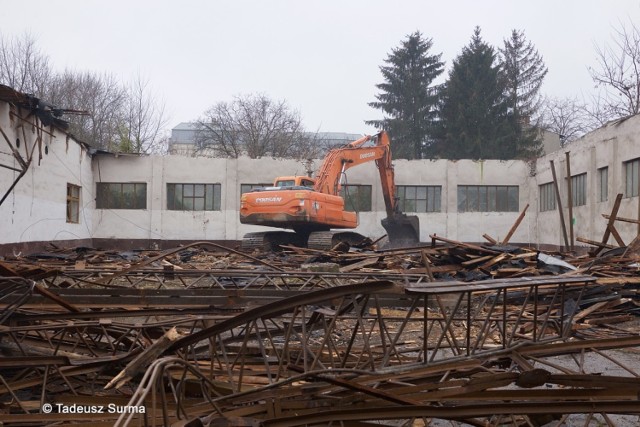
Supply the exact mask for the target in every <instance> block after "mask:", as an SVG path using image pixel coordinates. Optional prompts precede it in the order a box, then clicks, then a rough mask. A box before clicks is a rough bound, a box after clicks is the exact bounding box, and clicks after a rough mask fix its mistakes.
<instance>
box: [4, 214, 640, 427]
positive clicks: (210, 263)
mask: <svg viewBox="0 0 640 427" xmlns="http://www.w3.org/2000/svg"><path fill="white" fill-rule="evenodd" d="M520 219H521V218H520ZM614 221H615V215H614V218H613V220H611V219H610V220H609V223H610V224H611V226H609V225H608V226H607V230H606V233H605V236H604V237H603V240H602V241H601V242H590V244H592V246H593V247H594V249H593V250H592V251H591V252H590V253H584V254H582V255H578V254H577V253H576V252H573V251H566V252H555V253H554V252H543V251H540V250H537V249H532V248H527V247H521V246H513V245H510V244H509V237H510V236H511V235H512V234H513V230H514V229H515V227H517V223H516V224H515V225H514V228H512V230H511V231H510V233H508V234H507V236H508V237H507V238H505V239H503V240H502V241H500V242H498V241H496V240H495V239H492V238H491V237H490V236H485V238H486V239H487V243H486V244H469V243H464V242H458V241H453V240H449V239H446V238H443V237H440V236H436V235H432V236H431V239H432V241H431V244H430V245H426V246H422V247H414V248H405V249H396V250H389V251H383V250H376V249H375V247H365V248H357V249H356V248H351V247H348V246H344V245H339V246H338V247H335V248H334V250H332V251H315V250H311V249H305V248H297V247H293V246H288V247H284V248H282V249H283V250H282V251H279V252H269V253H244V252H241V251H239V250H235V249H231V248H227V247H224V246H220V245H218V244H214V243H211V242H198V243H194V244H191V245H186V246H181V247H178V248H174V249H170V250H166V251H149V250H141V251H129V252H117V251H106V250H97V249H93V248H84V247H78V248H70V249H69V248H66V249H65V248H56V247H54V246H53V245H52V247H51V249H50V250H49V251H48V252H46V253H39V254H30V255H24V256H16V257H7V258H5V259H3V260H0V285H1V288H0V292H1V294H0V304H1V305H0V320H1V322H0V351H2V355H3V357H1V358H0V422H1V423H2V425H4V426H25V425H30V426H31V425H57V426H63V425H77V424H88V423H91V425H93V426H112V425H116V426H125V425H145V426H223V425H224V426H246V425H252V426H253V425H256V426H257V425H264V426H293V425H330V424H335V423H347V424H349V425H361V426H366V425H380V424H383V425H408V426H422V425H425V426H427V425H444V424H443V423H445V422H446V425H472V426H487V425H490V426H501V425H514V426H543V425H585V426H586V425H592V423H598V424H597V425H621V426H624V425H637V423H638V417H639V415H640V403H638V396H639V393H640V372H639V371H638V370H637V369H635V368H637V366H639V365H638V363H637V361H638V360H639V359H640V353H639V351H638V350H639V349H640V335H639V334H638V327H637V326H638V324H639V322H638V319H640V318H638V317H637V315H638V310H640V306H639V305H638V292H639V289H640V288H639V286H638V285H639V284H640V275H639V274H638V271H639V270H640V263H639V262H640V239H639V238H636V239H635V240H634V241H633V242H631V243H630V244H629V245H624V246H615V247H612V245H609V243H608V239H609V236H610V235H611V234H612V233H611V230H615V227H613V224H614ZM518 223H519V222H518ZM613 234H615V233H613ZM70 414H72V416H71V415H70ZM593 425H595V424H593Z"/></svg>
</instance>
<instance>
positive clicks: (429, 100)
mask: <svg viewBox="0 0 640 427" xmlns="http://www.w3.org/2000/svg"><path fill="white" fill-rule="evenodd" d="M432 47H433V43H432V41H431V39H425V38H423V36H422V34H421V33H420V32H419V31H416V32H415V33H413V34H410V35H409V36H408V37H407V39H406V40H404V41H403V42H402V44H401V45H400V47H398V48H395V49H393V50H392V52H391V53H390V54H389V56H388V57H387V59H385V60H384V62H385V64H386V65H383V66H381V67H380V71H381V72H382V76H383V78H384V83H380V84H378V85H376V87H377V88H378V89H379V90H380V93H379V94H377V95H376V99H377V101H376V102H371V103H369V105H370V106H371V107H373V108H376V109H380V110H382V111H383V112H384V118H383V119H382V120H370V121H367V122H366V123H367V124H369V125H373V126H376V127H378V128H382V129H385V130H386V131H388V132H389V134H390V136H391V140H392V143H393V156H394V158H404V159H420V158H423V157H425V156H427V155H429V146H430V144H431V142H432V141H433V137H432V136H433V124H434V120H435V118H436V114H437V111H436V104H437V95H436V92H437V87H434V86H432V85H433V81H434V80H435V79H436V78H437V77H438V76H439V75H440V74H442V72H443V68H444V63H442V62H441V61H440V58H441V56H442V54H441V53H440V54H437V55H432V54H430V53H429V52H430V50H431V48H432Z"/></svg>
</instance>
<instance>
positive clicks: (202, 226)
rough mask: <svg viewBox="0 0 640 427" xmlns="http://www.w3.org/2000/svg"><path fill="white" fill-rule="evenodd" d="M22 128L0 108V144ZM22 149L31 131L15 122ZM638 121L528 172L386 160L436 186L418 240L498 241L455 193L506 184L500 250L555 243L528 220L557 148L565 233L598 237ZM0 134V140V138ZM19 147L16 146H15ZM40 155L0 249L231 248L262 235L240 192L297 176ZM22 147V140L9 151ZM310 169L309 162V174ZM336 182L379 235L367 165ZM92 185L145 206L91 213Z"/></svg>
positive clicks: (8, 178) (623, 211)
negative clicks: (580, 192) (172, 195)
mask: <svg viewBox="0 0 640 427" xmlns="http://www.w3.org/2000/svg"><path fill="white" fill-rule="evenodd" d="M23 124H24V123H22V122H21V121H19V120H17V119H13V120H12V119H11V118H10V115H9V105H8V104H6V103H0V126H1V127H2V129H3V130H4V131H5V133H7V135H8V137H9V138H10V140H11V141H15V139H16V138H18V137H19V135H22V127H21V126H22V125H23ZM25 131H26V135H27V143H28V144H27V145H29V146H31V145H32V144H33V141H34V140H35V137H36V135H35V134H34V133H32V132H31V126H30V125H25ZM638 135H640V116H636V117H633V118H631V119H628V120H625V121H621V122H619V123H613V124H610V125H608V126H605V127H603V128H601V129H599V130H596V131H594V132H592V133H590V134H588V135H586V136H585V137H583V138H582V139H579V140H577V141H575V142H573V143H571V144H568V145H567V146H566V147H565V148H563V149H562V150H560V151H557V152H555V153H551V154H548V155H546V156H544V157H542V158H540V159H537V161H536V162H535V164H534V165H530V164H529V163H527V162H523V161H515V160H514V161H497V160H486V161H471V160H460V161H455V162H454V161H448V160H416V161H407V160H395V161H394V165H395V172H396V184H397V185H439V186H441V187H442V200H441V208H442V211H441V212H436V213H421V214H418V216H419V218H420V223H421V239H422V240H423V241H428V240H429V235H431V234H434V233H435V234H437V235H439V236H443V237H447V238H451V239H456V240H462V241H475V242H478V241H483V238H482V235H483V234H484V233H487V234H489V235H490V236H492V237H494V238H496V239H498V240H502V239H504V237H505V236H506V234H507V232H508V231H509V229H510V228H511V226H512V225H513V223H514V222H515V221H516V219H517V217H518V215H519V212H467V213H458V212H457V187H458V185H517V186H519V197H520V200H519V210H520V211H521V210H523V209H524V208H525V206H526V205H527V204H529V205H530V206H529V209H528V211H527V215H526V216H525V219H524V221H523V222H522V224H520V226H519V228H518V229H517V232H516V233H515V235H514V236H513V237H512V238H511V242H532V243H535V242H538V243H548V244H555V245H563V244H564V241H563V237H562V231H561V227H560V222H559V217H558V211H557V210H554V211H550V212H539V208H540V206H539V205H540V202H539V190H538V187H539V185H541V184H545V183H548V182H551V181H552V176H551V169H550V165H549V161H550V160H554V162H555V166H556V173H557V176H558V177H559V180H560V181H564V178H565V177H566V164H565V163H566V161H565V152H566V151H569V152H570V156H571V173H572V175H577V174H580V173H587V192H588V195H587V204H586V205H585V206H579V207H575V208H574V209H573V217H574V236H575V237H578V236H580V237H585V238H587V239H590V240H600V239H601V237H602V234H603V233H604V230H605V227H606V220H605V219H604V218H602V216H601V214H603V213H609V212H610V211H611V208H612V206H613V202H614V200H615V197H616V194H617V193H624V183H625V180H624V178H625V177H624V167H623V162H625V161H628V160H631V159H635V158H638V157H640V137H639V136H638ZM0 138H1V137H0ZM21 139H23V138H21ZM45 145H46V146H48V147H49V153H48V154H44V150H43V155H42V156H43V157H42V160H41V162H40V164H38V155H37V152H36V154H35V156H34V162H33V164H32V165H31V167H30V168H29V171H28V173H27V175H26V176H25V177H23V179H22V180H21V181H20V183H19V184H18V185H17V187H16V188H15V190H14V191H13V192H12V193H11V194H10V196H9V197H8V199H7V200H6V201H5V203H4V204H3V205H1V206H0V244H5V243H22V242H46V241H56V240H79V239H91V238H96V239H125V240H169V241H170V240H201V239H202V240H239V239H241V238H242V236H243V235H244V234H245V233H247V232H250V231H256V230H264V228H262V227H257V226H247V225H242V224H240V222H239V215H238V211H239V207H240V185H241V184H255V183H266V182H272V181H273V178H274V177H276V176H281V175H305V174H306V169H307V166H306V165H305V164H304V162H302V161H296V160H279V159H271V158H264V159H257V160H251V159H247V158H240V159H216V158H204V157H187V156H166V157H149V156H130V155H120V156H114V155H106V154H98V155H95V156H94V157H93V158H90V156H89V155H88V153H87V151H86V149H85V148H84V146H83V145H81V144H78V143H76V142H75V141H73V140H69V141H67V138H66V135H65V134H64V133H62V132H59V131H55V132H54V137H50V136H47V135H45V137H44V143H43V148H44V146H45ZM0 147H2V148H0V164H3V165H8V166H11V165H13V166H17V165H16V162H15V160H13V157H12V156H11V155H10V152H9V148H8V145H6V142H5V141H3V140H1V139H0ZM24 147H25V144H24V141H23V142H22V146H21V150H24ZM320 163H321V161H320V160H316V161H315V162H314V164H313V169H314V170H317V169H318V167H319V166H320ZM603 166H608V168H609V176H608V182H609V195H608V200H607V201H606V202H602V203H601V202H599V201H598V186H597V178H598V176H597V169H598V168H601V167H603ZM16 175H17V172H14V171H11V170H9V169H6V168H0V190H2V193H4V191H6V190H7V189H8V188H9V186H10V185H11V183H12V182H13V179H14V177H15V176H16ZM347 176H348V181H347V183H348V184H365V185H371V186H372V189H373V192H372V204H373V211H372V212H362V213H360V214H359V220H360V225H359V227H358V228H357V231H358V232H360V233H362V234H365V235H368V236H370V237H372V238H377V237H379V236H381V235H383V234H384V229H383V228H382V226H381V225H380V221H381V220H382V219H383V218H384V216H385V215H386V214H385V208H384V202H383V197H382V191H381V187H380V179H379V175H378V170H377V169H376V167H375V164H374V163H373V162H372V163H369V164H365V165H361V166H358V167H355V168H353V169H350V170H349V171H348V172H347ZM98 182H146V183H147V186H148V187H147V208H146V209H141V210H124V209H118V210H113V209H95V191H96V183H98ZM67 183H72V184H75V185H79V186H81V187H82V195H81V210H80V223H79V224H69V223H67V222H66V185H67ZM167 183H215V184H220V185H221V192H222V198H221V210H220V211H213V212H211V211H207V212H189V211H169V210H167V209H166V206H167V200H166V185H167ZM561 192H562V194H561V198H562V203H563V206H564V212H565V218H566V220H567V225H568V221H569V215H568V205H567V200H566V192H567V189H566V186H565V185H564V184H563V185H561ZM638 210H639V202H638V197H632V198H625V199H623V201H622V204H621V207H620V211H619V216H622V217H628V218H638V216H639V215H638ZM616 228H617V229H618V231H619V232H620V234H621V235H622V237H623V239H624V240H625V242H629V241H630V240H631V239H632V238H633V237H635V236H636V234H637V225H635V224H627V223H622V222H617V223H616Z"/></svg>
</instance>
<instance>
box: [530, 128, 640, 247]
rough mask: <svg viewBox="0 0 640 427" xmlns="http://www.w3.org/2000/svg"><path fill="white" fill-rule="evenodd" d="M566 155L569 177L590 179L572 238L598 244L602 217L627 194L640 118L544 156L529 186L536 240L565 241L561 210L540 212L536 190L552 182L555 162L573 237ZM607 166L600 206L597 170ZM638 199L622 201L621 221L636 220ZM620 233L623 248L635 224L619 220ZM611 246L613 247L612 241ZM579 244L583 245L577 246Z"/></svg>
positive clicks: (638, 152) (639, 153)
mask: <svg viewBox="0 0 640 427" xmlns="http://www.w3.org/2000/svg"><path fill="white" fill-rule="evenodd" d="M566 152H569V156H570V168H571V175H572V176H575V175H578V174H581V173H586V174H587V200H586V204H585V205H584V206H577V207H574V208H573V222H574V233H573V234H574V238H577V237H583V238H586V239H589V240H597V241H600V240H601V239H602V236H603V234H604V232H605V229H606V225H607V220H606V219H604V218H603V217H602V214H609V213H611V210H612V208H613V205H614V202H615V199H616V195H617V194H618V193H622V194H624V187H625V170H624V164H623V163H624V162H625V161H628V160H632V159H635V158H638V157H640V116H635V117H631V118H629V119H627V120H623V121H620V122H612V123H610V124H608V125H606V126H604V127H602V128H600V129H597V130H595V131H593V132H591V133H589V134H587V135H585V136H584V137H582V138H580V139H578V140H576V141H573V142H572V143H570V144H568V145H566V146H565V147H564V148H563V149H562V150H559V151H557V152H555V153H551V154H548V155H546V156H544V157H541V158H539V159H538V160H537V162H536V175H535V178H534V179H531V180H530V181H529V191H530V194H531V195H532V197H531V200H532V202H531V203H532V207H535V209H536V211H537V212H538V213H537V219H536V224H535V227H534V228H535V232H534V235H535V239H534V240H535V241H537V242H544V243H550V244H557V245H564V237H563V234H562V227H561V224H560V216H559V212H558V210H553V211H548V212H539V209H540V201H539V194H538V186H539V185H542V184H546V183H549V182H552V181H553V177H552V172H551V166H550V161H551V160H553V161H554V164H555V169H556V175H557V177H558V181H560V182H561V185H560V193H561V195H560V197H561V201H562V206H563V214H564V218H565V223H566V228H567V234H568V235H569V234H570V223H569V221H570V217H569V204H568V198H567V186H566V185H565V181H566V180H565V178H566V176H567V165H566V154H565V153H566ZM605 166H607V167H608V168H609V172H608V186H609V189H608V200H607V201H606V202H600V201H599V192H598V188H599V184H598V169H599V168H602V167H605ZM639 208H640V205H639V201H638V197H630V198H626V197H623V199H622V202H621V204H620V210H619V211H618V216H619V217H625V218H632V219H634V218H635V219H638V218H640V215H639ZM615 227H616V229H617V230H618V231H619V232H620V234H621V236H622V238H623V240H624V241H625V243H629V242H630V241H631V240H632V239H633V238H634V237H635V236H636V235H637V231H638V227H637V225H636V224H630V223H624V222H620V221H617V222H616V223H615ZM609 242H614V244H615V241H614V240H613V237H610V239H609ZM576 244H577V245H580V243H578V242H577V241H576Z"/></svg>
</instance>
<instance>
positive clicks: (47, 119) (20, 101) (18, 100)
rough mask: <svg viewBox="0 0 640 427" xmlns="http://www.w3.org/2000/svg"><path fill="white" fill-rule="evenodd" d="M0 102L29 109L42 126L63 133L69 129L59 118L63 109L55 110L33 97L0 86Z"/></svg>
mask: <svg viewBox="0 0 640 427" xmlns="http://www.w3.org/2000/svg"><path fill="white" fill-rule="evenodd" d="M0 101H6V102H9V103H11V104H13V105H15V106H16V107H21V108H27V109H29V110H30V111H31V112H32V113H33V114H35V115H36V116H37V117H38V118H39V119H40V121H41V122H42V124H43V125H44V126H50V125H53V126H56V127H58V128H60V129H62V130H65V131H66V130H67V129H68V128H69V123H68V122H67V121H65V120H62V119H61V118H60V117H61V116H62V114H64V112H65V110H64V109H62V108H57V107H56V106H54V105H51V104H49V103H48V102H45V101H43V100H41V99H40V98H38V97H36V96H34V95H31V94H27V93H22V92H19V91H17V90H15V89H13V88H11V87H9V86H6V85H2V84H0Z"/></svg>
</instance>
